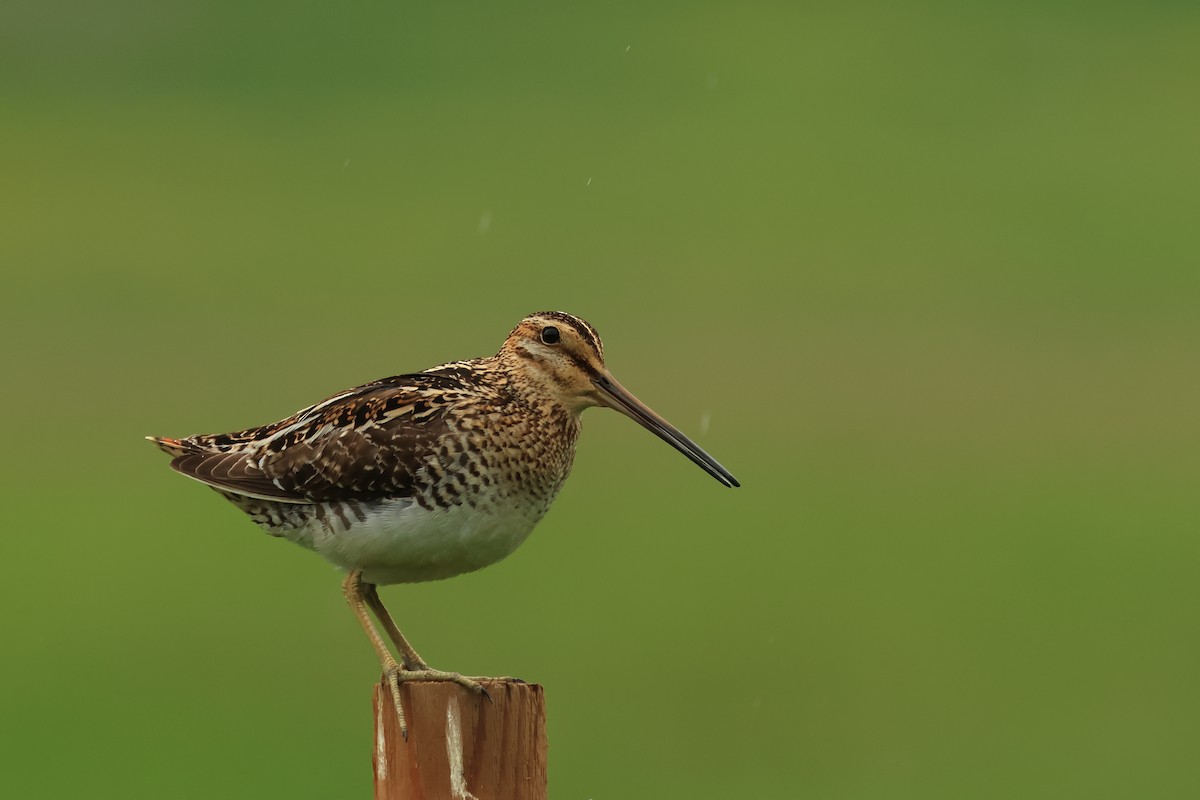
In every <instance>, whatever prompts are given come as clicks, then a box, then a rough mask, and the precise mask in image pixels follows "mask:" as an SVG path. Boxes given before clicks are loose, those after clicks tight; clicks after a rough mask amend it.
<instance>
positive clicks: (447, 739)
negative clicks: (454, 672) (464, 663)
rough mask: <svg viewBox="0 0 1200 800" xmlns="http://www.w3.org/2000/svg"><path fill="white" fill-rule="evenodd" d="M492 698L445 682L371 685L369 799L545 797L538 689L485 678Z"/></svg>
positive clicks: (542, 702)
mask: <svg viewBox="0 0 1200 800" xmlns="http://www.w3.org/2000/svg"><path fill="white" fill-rule="evenodd" d="M481 683H483V685H484V687H485V688H486V689H487V690H488V694H490V695H491V697H492V700H491V702H488V700H487V698H485V697H481V696H479V695H475V694H472V693H470V692H467V691H465V690H464V689H463V688H462V687H461V686H458V685H457V684H453V683H445V682H413V683H405V684H402V685H401V692H402V693H403V700H404V714H405V718H406V719H407V721H408V741H405V740H404V739H403V738H401V736H400V723H399V722H398V721H397V719H396V711H395V707H394V706H393V704H392V696H391V693H390V692H389V691H388V689H387V688H386V687H385V686H383V685H382V684H376V685H375V757H374V763H375V800H546V701H545V696H544V695H543V694H542V687H541V686H539V685H537V684H534V683H521V682H518V681H502V680H483V681H481Z"/></svg>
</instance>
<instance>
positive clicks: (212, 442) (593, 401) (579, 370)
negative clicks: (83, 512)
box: [146, 311, 740, 739]
mask: <svg viewBox="0 0 1200 800" xmlns="http://www.w3.org/2000/svg"><path fill="white" fill-rule="evenodd" d="M594 406H602V407H608V408H612V409H615V410H617V411H619V412H621V413H622V414H625V415H626V416H628V417H631V418H632V419H633V420H635V421H636V422H637V423H639V424H640V425H642V426H643V427H645V428H646V429H647V430H649V431H650V432H652V433H654V434H655V435H656V436H658V437H659V438H661V439H663V440H665V441H666V442H667V443H669V444H670V445H671V446H672V447H674V448H676V449H677V450H679V451H680V452H681V453H683V454H684V455H685V456H687V457H688V458H689V459H691V460H692V461H693V462H694V463H695V464H697V465H698V466H699V467H700V468H701V469H703V470H704V471H705V472H707V473H708V474H709V475H711V476H712V477H713V478H715V479H716V480H717V481H719V482H720V483H722V484H723V485H725V486H727V487H737V486H740V484H739V483H738V481H737V479H736V478H734V476H733V475H732V474H731V473H730V472H729V471H728V470H727V469H725V467H723V466H721V464H720V463H718V462H717V460H716V459H714V458H713V457H712V456H710V455H709V454H708V453H706V452H705V451H704V450H702V449H701V448H700V447H699V445H697V444H696V443H695V442H693V441H692V440H691V439H689V438H688V437H687V436H685V435H684V434H683V433H682V432H680V431H679V430H678V429H677V428H675V427H674V426H672V425H671V424H670V423H669V422H667V421H666V420H665V419H663V418H662V417H661V416H659V415H658V414H656V413H655V412H654V411H652V410H651V409H650V408H649V407H648V406H647V405H645V404H644V403H642V402H641V401H640V400H638V399H637V398H636V397H635V396H634V395H633V394H632V393H630V392H629V390H627V389H626V388H625V387H624V386H622V385H621V384H620V383H618V382H617V380H616V378H614V377H613V376H612V373H611V372H609V370H608V368H607V367H606V366H605V361H604V345H603V344H602V342H601V340H600V335H599V334H598V333H597V332H596V329H595V328H593V327H592V326H591V325H590V324H589V323H587V322H585V321H584V320H583V319H581V318H579V317H577V316H573V315H571V314H567V313H564V312H561V311H543V312H538V313H535V314H531V315H529V316H527V317H525V318H524V319H522V320H521V322H520V323H519V324H518V325H517V326H516V327H515V328H514V329H513V330H512V332H511V333H509V335H508V337H507V338H506V339H505V340H504V343H503V345H502V346H501V347H500V350H499V351H498V352H497V353H496V355H494V356H491V357H487V358H476V359H470V360H466V361H453V362H449V363H446V364H441V365H439V366H436V367H431V368H429V369H427V370H424V371H423V372H416V373H410V374H402V375H396V376H393V377H390V378H383V379H380V380H376V381H372V382H371V383H366V384H363V385H362V386H357V387H354V388H352V389H347V390H345V391H342V392H339V393H338V394H335V395H333V396H332V397H329V398H327V399H326V400H323V401H321V402H319V403H317V404H316V405H312V406H309V407H307V408H304V409H301V410H300V411H297V412H296V413H295V414H293V415H291V416H290V417H287V418H285V419H282V420H279V421H278V422H273V423H270V424H268V425H263V426H261V427H257V428H248V429H246V430H242V431H236V432H233V433H220V434H200V435H194V436H188V437H184V438H180V439H176V438H170V437H165V436H148V437H146V438H147V439H149V440H150V441H152V442H154V443H155V444H156V445H158V447H159V448H160V449H162V450H163V451H165V452H166V453H167V454H168V455H170V456H171V468H172V469H174V470H175V471H176V472H179V473H181V474H183V475H185V476H187V477H189V478H192V479H194V480H196V481H199V482H200V483H202V484H206V485H207V486H209V487H211V488H212V489H215V490H216V491H217V492H218V493H220V494H221V495H222V496H223V497H224V498H225V499H226V500H228V501H229V502H231V503H233V505H235V506H237V507H238V508H239V509H241V510H242V511H243V512H245V514H247V515H248V516H249V517H250V519H251V520H252V521H253V522H255V523H256V524H257V525H258V526H259V527H260V528H261V529H263V530H264V531H266V532H267V533H268V534H270V535H271V536H275V537H279V538H283V539H287V540H288V541H291V542H294V543H296V544H298V545H301V546H302V547H305V548H307V549H309V550H313V551H315V552H316V553H317V554H318V555H320V556H322V557H323V558H325V559H326V560H327V561H329V562H331V563H332V564H333V565H335V566H336V567H339V568H340V569H342V570H344V571H345V573H346V575H345V579H344V580H343V582H342V591H343V594H344V596H345V598H346V601H347V603H348V604H349V606H350V609H351V611H352V612H353V613H354V615H355V617H356V618H357V620H358V622H359V624H360V625H361V626H362V629H363V631H364V632H365V633H366V635H367V638H368V639H369V640H370V642H371V645H372V647H373V648H374V650H375V654H376V656H377V657H378V658H379V662H380V666H381V668H382V670H383V672H382V680H383V681H384V682H386V684H387V687H388V690H389V692H390V694H391V698H392V702H393V705H394V706H395V712H396V715H397V717H398V720H399V723H400V730H401V733H402V734H403V736H404V737H405V738H406V739H407V736H408V728H407V723H406V720H405V714H404V708H403V704H402V703H401V691H400V685H401V684H402V683H404V682H406V681H451V682H454V683H457V684H459V685H460V686H462V687H463V688H464V689H466V690H468V691H471V692H474V693H477V694H482V695H485V696H486V694H487V693H486V690H485V689H484V687H483V685H482V684H481V683H480V679H476V678H469V677H466V676H464V675H462V674H460V673H457V672H447V671H443V670H437V669H433V668H432V667H430V666H429V665H428V663H427V662H426V661H425V660H424V659H423V658H421V656H420V655H418V653H417V651H416V650H414V649H413V647H412V645H411V644H409V642H408V640H407V639H406V638H405V637H404V635H403V634H402V633H401V631H400V628H399V627H398V626H397V625H396V623H395V621H394V620H393V618H392V616H391V614H390V613H389V612H388V610H387V608H386V607H385V606H384V604H383V602H382V600H381V599H380V597H379V593H378V590H377V587H378V586H381V585H392V584H400V583H418V582H422V581H433V580H440V579H443V578H449V577H452V576H455V575H460V574H463V573H468V572H473V571H475V570H478V569H481V568H483V567H486V566H488V565H490V564H494V563H496V562H497V561H500V560H501V559H503V558H505V557H506V556H508V555H509V554H510V553H512V552H513V551H514V550H516V548H517V547H518V546H519V545H520V544H521V543H522V542H524V541H525V539H526V537H528V536H529V534H530V532H531V531H532V530H533V528H534V526H535V525H536V524H537V523H538V521H539V520H541V519H542V517H543V516H544V515H545V514H546V512H547V510H548V509H549V508H550V504H551V502H552V501H553V500H554V498H555V496H556V495H557V494H558V491H559V489H561V488H562V485H563V482H564V481H565V480H566V479H567V475H568V473H569V472H570V471H571V465H572V463H573V461H574V458H575V445H576V441H577V440H578V438H579V434H580V414H581V413H582V412H583V411H584V410H585V409H587V408H590V407H594ZM368 609H369V610H370V611H371V612H373V613H374V615H375V617H376V618H377V619H378V621H379V623H380V624H381V625H382V627H383V630H384V632H385V633H386V634H387V635H388V638H389V639H390V640H391V642H392V644H393V645H394V646H395V648H396V655H393V654H392V652H391V651H390V650H389V648H388V646H387V644H386V643H385V642H384V640H383V638H382V637H381V636H380V634H379V631H378V630H377V629H376V627H375V625H374V624H373V623H372V621H371V618H370V615H369V614H368ZM396 656H399V658H398V659H397V657H396Z"/></svg>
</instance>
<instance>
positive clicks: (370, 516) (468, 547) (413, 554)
mask: <svg viewBox="0 0 1200 800" xmlns="http://www.w3.org/2000/svg"><path fill="white" fill-rule="evenodd" d="M360 513H361V516H352V515H350V514H346V513H343V514H341V515H335V514H332V513H331V514H327V515H324V517H325V521H324V522H319V521H317V520H315V519H314V520H313V521H312V522H311V523H310V524H308V525H305V526H304V527H302V528H298V529H296V530H293V531H289V532H286V533H284V534H283V535H284V536H285V537H286V538H288V539H290V540H292V541H294V542H296V543H297V544H301V545H303V546H305V547H308V548H310V549H312V550H315V551H316V552H317V553H319V554H320V555H321V556H323V557H324V558H325V559H326V560H328V561H330V562H332V563H333V564H336V565H337V566H339V567H342V568H344V569H361V570H362V571H363V580H365V581H366V582H368V583H374V584H385V585H386V584H391V583H417V582H420V581H433V580H439V579H441V578H449V577H451V576H454V575H460V574H462V573H464V572H472V571H474V570H477V569H480V568H482V567H486V566H488V565H489V564H494V563H496V562H497V561H499V560H500V559H502V558H504V557H505V556H507V555H508V554H509V553H511V552H512V551H514V550H516V549H517V547H518V546H519V545H520V544H521V542H523V541H525V539H526V537H528V536H529V533H530V532H531V531H532V530H533V526H534V525H536V524H537V522H538V520H539V519H541V517H542V516H543V514H544V511H541V510H539V509H537V508H536V507H529V506H526V507H524V508H520V507H516V508H513V507H510V508H507V509H497V508H496V506H492V505H485V506H484V507H483V508H478V509H476V508H471V507H470V506H469V505H466V504H463V505H456V506H450V507H449V508H435V509H433V510H428V509H425V508H422V507H421V506H419V505H417V504H416V503H414V502H413V501H411V500H380V501H373V502H370V503H363V504H361V508H360ZM363 517H365V519H363ZM343 518H348V521H349V523H350V524H349V525H345V524H342V523H341V520H342V519H343Z"/></svg>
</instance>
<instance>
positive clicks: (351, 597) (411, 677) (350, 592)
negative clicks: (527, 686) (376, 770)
mask: <svg viewBox="0 0 1200 800" xmlns="http://www.w3.org/2000/svg"><path fill="white" fill-rule="evenodd" d="M342 593H343V594H344V595H345V596H346V602H347V603H349V604H350V610H351V611H353V612H354V616H356V617H358V622H359V624H360V625H362V628H363V631H365V632H366V634H367V638H368V639H370V640H371V646H372V647H374V648H375V655H377V656H378V657H379V663H380V665H381V666H382V667H383V678H384V680H385V681H387V685H388V688H389V689H390V690H391V693H392V702H393V703H394V704H395V706H396V716H397V717H398V718H399V720H400V734H401V735H402V736H403V737H404V738H405V739H406V740H407V739H408V724H407V723H406V722H405V720H404V707H403V705H402V703H401V701H400V684H401V683H403V682H404V681H450V682H453V683H457V684H458V685H459V686H462V687H463V688H464V689H470V690H471V691H472V692H475V693H476V694H481V695H483V696H484V697H486V698H487V699H488V700H491V699H492V698H491V696H490V695H489V694H488V693H487V690H486V689H484V688H483V685H482V684H480V683H479V682H478V681H474V680H471V679H470V678H467V677H464V676H463V675H460V674H458V673H457V672H443V671H442V670H440V669H430V668H429V665H428V664H426V663H425V662H424V661H423V660H422V659H421V657H420V656H419V655H417V651H415V650H413V649H412V645H410V644H409V643H408V641H407V640H406V639H405V638H404V635H403V634H402V633H400V629H399V628H397V627H396V623H395V622H393V621H392V618H391V615H390V614H388V612H387V609H385V608H384V607H383V603H382V602H381V601H380V600H379V594H378V593H377V592H376V591H375V586H374V584H370V583H366V582H365V581H364V580H363V579H362V570H357V569H355V570H351V571H350V572H349V573H348V574H347V575H346V579H345V580H344V581H342ZM368 603H369V604H370V605H371V607H372V608H373V609H376V613H377V614H380V621H381V622H383V624H384V626H385V627H386V628H387V631H388V634H389V635H390V636H391V637H392V639H393V641H395V642H396V647H398V648H400V651H401V653H402V654H403V655H402V658H403V659H404V665H403V666H401V665H400V664H398V663H396V659H395V657H394V656H393V655H392V653H391V651H390V650H388V648H387V645H386V644H384V642H383V639H382V638H381V637H380V636H379V631H377V630H375V626H374V625H373V624H372V623H371V617H370V616H369V615H368V614H367V604H368Z"/></svg>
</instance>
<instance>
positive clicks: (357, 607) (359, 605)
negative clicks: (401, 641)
mask: <svg viewBox="0 0 1200 800" xmlns="http://www.w3.org/2000/svg"><path fill="white" fill-rule="evenodd" d="M366 585H369V584H364V583H363V581H362V572H361V571H359V570H351V571H350V572H349V573H348V574H347V575H346V579H345V580H344V581H342V594H344V595H345V596H346V602H347V603H348V604H349V605H350V610H351V611H353V612H354V616H356V617H358V624H359V625H362V628H363V631H364V632H365V633H366V634H367V638H368V639H370V640H371V646H372V647H374V648H375V655H377V656H378V657H379V664H380V666H382V667H383V677H384V680H386V681H387V685H388V689H390V690H391V693H392V704H393V705H395V706H396V717H397V718H398V719H399V720H400V735H401V736H403V737H404V739H405V740H406V741H407V740H408V723H407V722H405V720H404V704H403V703H402V702H400V672H401V670H400V665H399V664H397V663H396V659H395V658H394V657H393V656H392V653H391V651H390V650H388V649H387V645H386V644H384V643H383V639H381V638H379V631H377V630H375V626H374V625H373V624H372V623H371V618H370V617H369V616H368V615H367V607H366V603H365V601H364V598H363V587H364V586H366Z"/></svg>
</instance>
